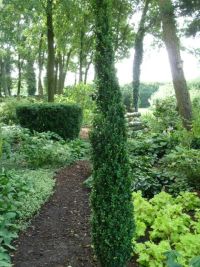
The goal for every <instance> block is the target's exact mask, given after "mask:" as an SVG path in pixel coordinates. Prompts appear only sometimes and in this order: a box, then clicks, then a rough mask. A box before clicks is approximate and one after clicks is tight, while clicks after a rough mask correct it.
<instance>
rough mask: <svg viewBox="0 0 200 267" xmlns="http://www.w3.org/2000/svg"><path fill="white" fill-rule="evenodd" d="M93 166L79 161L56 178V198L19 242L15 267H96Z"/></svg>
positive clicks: (43, 209) (35, 219)
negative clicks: (87, 184)
mask: <svg viewBox="0 0 200 267" xmlns="http://www.w3.org/2000/svg"><path fill="white" fill-rule="evenodd" d="M90 173H91V166H90V164H89V163H88V162H87V161H79V162H77V163H75V164H74V165H72V166H70V167H67V168H64V169H62V170H60V171H59V172H58V174H57V175H56V180H57V183H56V189H55V193H54V195H53V196H52V197H51V198H50V200H49V201H48V202H47V203H46V204H45V205H44V206H43V207H42V209H41V211H40V213H39V214H38V215H37V216H36V217H35V218H34V219H33V220H32V222H31V225H30V227H29V228H28V229H27V231H26V232H24V233H22V234H21V235H20V237H19V239H18V240H17V241H16V247H17V251H16V253H15V255H14V256H13V264H14V267H69V266H70V267H81V266H84V267H94V266H97V264H96V262H95V259H94V256H93V253H92V248H91V238H90V223H89V219H90V208H89V191H88V190H87V189H86V188H84V186H83V181H84V180H85V179H86V178H87V177H88V176H89V175H90Z"/></svg>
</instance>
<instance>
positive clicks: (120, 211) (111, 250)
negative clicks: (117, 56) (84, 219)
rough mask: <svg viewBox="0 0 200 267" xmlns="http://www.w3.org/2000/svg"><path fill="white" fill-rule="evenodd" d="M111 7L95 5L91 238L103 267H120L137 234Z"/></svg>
mask: <svg viewBox="0 0 200 267" xmlns="http://www.w3.org/2000/svg"><path fill="white" fill-rule="evenodd" d="M111 8H112V6H111V1H109V0H103V1H99V0H97V1H95V4H94V9H95V14H96V35H97V38H96V42H97V44H96V74H97V90H98V92H97V114H96V116H95V120H94V125H93V132H92V135H91V142H92V148H93V149H92V161H93V169H94V170H93V177H94V182H93V190H92V195H91V202H92V235H93V243H94V248H95V253H96V255H97V257H98V259H99V261H100V262H101V265H102V266H105V267H122V266H124V265H125V264H126V262H127V260H128V259H129V258H130V255H131V252H132V236H133V229H134V222H133V206H132V202H131V180H130V176H129V165H128V157H127V151H126V128H125V119H124V109H123V105H122V99H121V94H120V88H119V85H118V82H117V79H116V73H115V69H114V54H113V48H112V35H111V25H110V20H111V19H112V18H111V13H110V11H111Z"/></svg>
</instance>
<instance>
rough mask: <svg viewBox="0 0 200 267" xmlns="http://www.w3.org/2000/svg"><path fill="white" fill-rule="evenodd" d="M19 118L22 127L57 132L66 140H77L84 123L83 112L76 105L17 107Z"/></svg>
mask: <svg viewBox="0 0 200 267" xmlns="http://www.w3.org/2000/svg"><path fill="white" fill-rule="evenodd" d="M16 112H17V118H18V120H19V122H20V124H21V126H22V127H25V128H28V129H30V130H31V131H38V132H47V131H51V132H55V133H57V134H58V135H60V136H61V137H63V138H64V139H74V138H77V137H78V135H79V132H80V127H81V121H82V110H81V108H80V107H79V106H76V105H64V104H33V105H22V106H19V107H17V110H16Z"/></svg>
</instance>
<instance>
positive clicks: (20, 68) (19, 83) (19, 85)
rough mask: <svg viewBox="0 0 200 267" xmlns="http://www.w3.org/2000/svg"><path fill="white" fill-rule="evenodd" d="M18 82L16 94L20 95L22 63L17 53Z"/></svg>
mask: <svg viewBox="0 0 200 267" xmlns="http://www.w3.org/2000/svg"><path fill="white" fill-rule="evenodd" d="M17 66H18V82H17V96H20V93H21V85H22V63H21V56H20V54H18V62H17Z"/></svg>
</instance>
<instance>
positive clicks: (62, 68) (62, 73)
mask: <svg viewBox="0 0 200 267" xmlns="http://www.w3.org/2000/svg"><path fill="white" fill-rule="evenodd" d="M71 53H72V49H70V50H69V52H68V53H67V57H66V58H65V57H64V56H61V55H60V57H59V58H58V61H59V81H58V94H63V89H64V86H65V79H66V75H67V71H68V68H69V62H70V57H71Z"/></svg>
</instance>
